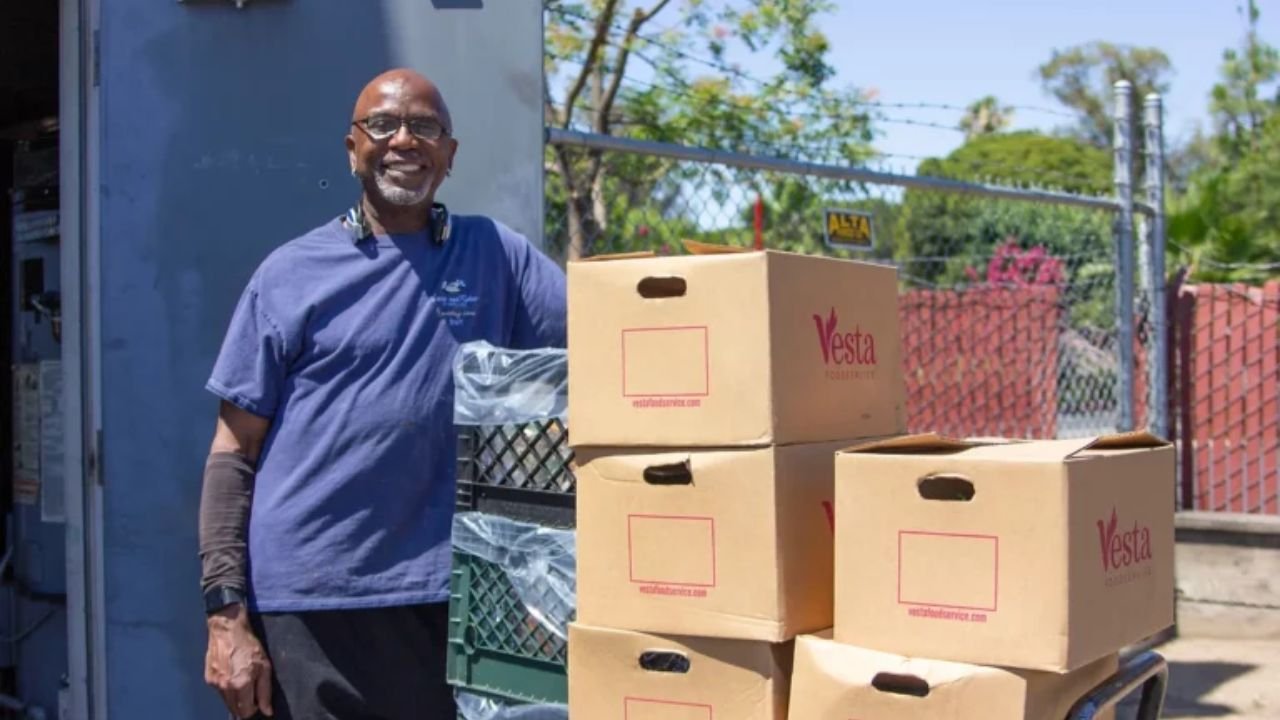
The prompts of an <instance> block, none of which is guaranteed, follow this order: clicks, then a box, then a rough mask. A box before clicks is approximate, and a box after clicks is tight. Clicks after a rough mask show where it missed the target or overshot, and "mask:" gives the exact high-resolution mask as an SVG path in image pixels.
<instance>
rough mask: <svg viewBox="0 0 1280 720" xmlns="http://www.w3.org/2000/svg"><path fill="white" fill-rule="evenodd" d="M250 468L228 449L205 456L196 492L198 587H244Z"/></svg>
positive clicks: (251, 490)
mask: <svg viewBox="0 0 1280 720" xmlns="http://www.w3.org/2000/svg"><path fill="white" fill-rule="evenodd" d="M253 479H254V469H253V466H252V465H250V464H249V461H248V460H246V459H245V458H244V457H243V456H241V455H239V454H237V453H231V452H215V453H211V454H210V455H209V459H208V460H207V461H206V462H205V466H204V487H203V488H202V490H201V494H200V562H201V574H200V590H201V592H204V591H207V590H208V589H209V588H210V587H212V586H214V585H226V586H228V587H234V588H236V589H238V590H241V591H244V589H245V584H246V582H245V566H246V564H247V562H246V561H247V559H248V542H247V537H248V534H249V507H250V503H251V501H252V498H253Z"/></svg>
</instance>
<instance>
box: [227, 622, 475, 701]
mask: <svg viewBox="0 0 1280 720" xmlns="http://www.w3.org/2000/svg"><path fill="white" fill-rule="evenodd" d="M250 622H251V623H252V625H253V629H254V631H255V632H256V633H257V635H258V638H259V639H260V640H261V641H262V644H263V646H264V647H265V648H266V651H267V655H268V657H270V658H271V664H272V666H273V670H274V673H273V676H274V677H273V679H272V684H271V704H272V708H273V709H274V710H275V715H274V717H273V720H456V718H457V715H458V711H457V708H456V706H455V704H454V700H453V689H452V688H451V687H450V686H449V685H448V684H447V683H446V681H445V643H446V640H447V638H448V630H449V616H448V604H447V603H438V604H432V605H415V606H408V607H391V608H378V609H372V610H325V611H315V612H299V613H265V614H262V615H251V616H250ZM257 717H259V718H263V720H265V716H263V715H258V716H257Z"/></svg>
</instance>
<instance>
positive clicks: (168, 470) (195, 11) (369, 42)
mask: <svg viewBox="0 0 1280 720" xmlns="http://www.w3.org/2000/svg"><path fill="white" fill-rule="evenodd" d="M382 5H383V3H380V2H379V3H365V2H361V3H354V2H350V0H308V2H305V3H302V2H287V1H284V0H275V1H262V0H251V2H250V3H248V4H247V5H246V6H245V7H244V8H242V9H237V8H236V7H235V4H234V3H233V2H231V1H230V0H221V1H219V2H199V3H191V2H188V3H170V4H168V5H164V4H161V5H156V4H155V3H151V2H149V1H147V0H113V2H111V3H104V5H103V10H102V11H103V20H102V23H103V25H102V30H101V33H102V37H103V51H102V59H101V63H102V70H101V72H102V77H103V83H102V93H103V107H104V108H106V110H105V116H104V119H103V122H104V129H103V138H104V142H103V157H104V160H103V166H102V173H103V176H102V187H103V190H102V228H103V232H102V248H103V252H102V269H101V277H102V293H103V308H102V318H103V327H102V343H103V345H102V347H103V352H102V361H103V377H104V378H106V382H105V383H104V387H103V430H104V442H105V444H106V448H105V452H104V457H106V458H108V459H107V460H106V474H107V477H108V478H109V481H108V482H107V483H106V485H105V492H106V500H105V514H106V516H107V517H108V518H109V519H110V521H109V522H108V523H107V524H106V528H105V535H106V537H105V548H104V554H105V557H106V559H107V563H108V566H107V571H106V578H107V588H106V603H107V608H106V617H107V618H108V627H107V642H106V652H107V664H108V667H109V668H110V688H109V689H110V692H109V693H108V698H109V699H108V702H109V703H110V707H109V711H110V714H111V715H112V716H113V717H114V716H118V717H153V716H158V715H163V716H167V715H175V716H181V717H184V718H191V719H192V720H200V719H201V718H209V719H210V720H212V719H214V718H225V717H226V711H225V709H224V708H223V707H222V704H221V701H220V700H219V699H218V698H217V696H216V695H215V694H214V692H213V691H212V690H211V689H209V688H208V687H207V686H206V685H205V684H204V679H203V661H204V652H205V642H206V636H205V626H204V618H203V613H202V610H201V602H200V598H199V560H198V558H197V554H196V549H197V542H196V512H197V508H198V503H199V496H200V477H201V472H202V468H203V462H204V457H205V455H206V453H207V451H208V446H209V441H210V438H211V436H212V431H213V427H214V414H215V411H216V401H215V399H214V398H213V396H212V395H210V394H209V393H207V392H206V391H205V390H204V389H203V387H204V382H205V380H206V379H207V377H208V373H209V371H210V368H211V367H212V363H213V360H214V357H215V355H216V353H217V351H218V348H219V346H220V343H221V339H222V336H223V333H224V331H225V329H226V326H227V322H228V320H229V318H230V316H231V312H232V309H233V307H234V305H235V303H236V301H237V299H238V298H239V295H240V293H241V291H242V290H243V288H244V286H245V283H246V281H247V280H248V278H249V276H250V274H251V273H252V271H253V270H254V268H255V267H256V266H257V265H258V263H260V262H261V261H262V259H263V258H264V257H265V256H266V255H267V254H268V253H269V252H270V251H271V250H273V249H274V248H275V247H277V246H279V245H280V244H282V243H284V242H286V241H287V240H289V239H290V238H293V237H296V236H297V235H299V234H301V233H303V232H305V231H307V230H308V229H310V228H312V227H315V226H317V225H320V224H322V223H324V222H326V221H328V220H329V219H331V218H333V217H335V216H337V215H339V214H341V213H342V212H343V211H344V210H345V209H346V208H347V207H348V206H349V205H350V204H351V203H352V202H354V200H355V198H356V197H357V194H358V189H357V186H356V184H355V181H354V179H353V178H351V177H350V175H349V173H348V171H347V160H346V150H345V148H344V147H343V138H344V136H345V135H346V133H347V128H348V124H349V121H350V118H351V109H352V104H353V103H354V101H355V98H356V95H357V93H358V92H359V90H360V88H361V87H362V86H363V85H364V83H365V82H367V81H368V80H369V79H370V78H371V77H373V76H374V75H376V74H377V73H379V72H381V71H383V70H385V69H386V68H387V67H389V66H391V65H392V63H393V59H392V57H391V56H390V55H391V52H390V49H389V45H388V43H387V42H386V40H385V38H386V36H387V28H386V27H385V25H386V23H385V15H384V12H383V8H382ZM113 468H114V472H113Z"/></svg>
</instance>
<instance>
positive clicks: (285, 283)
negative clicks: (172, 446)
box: [200, 70, 565, 720]
mask: <svg viewBox="0 0 1280 720" xmlns="http://www.w3.org/2000/svg"><path fill="white" fill-rule="evenodd" d="M346 145H347V152H348V156H349V159H350V163H351V173H352V175H353V176H355V177H356V178H358V179H359V183H360V185H361V186H362V188H363V192H362V196H361V198H360V202H359V204H358V205H357V206H356V207H354V208H353V209H352V210H351V211H349V212H348V213H347V214H346V215H345V216H343V217H340V218H335V219H333V220H332V221H330V222H328V223H326V224H324V225H323V226H321V227H319V228H316V229H314V230H312V231H311V232H309V233H307V234H305V235H303V236H302V237H299V238H297V239H295V240H293V241H291V242H288V243H286V244H285V245H283V246H281V247H279V248H278V249H276V250H275V251H274V252H272V253H271V254H270V256H269V257H267V259H266V260H265V261H264V262H263V263H262V264H261V265H260V266H259V267H258V269H257V271H256V272H255V273H254V274H253V276H252V278H251V279H250V281H249V284H248V287H247V288H246V289H245V291H244V293H243V295H242V296H241V298H240V301H239V304H238V305H237V307H236V310H235V313H234V316H233V317H232V320H231V323H230V328H229V330H228V332H227V335H226V339H225V341H224V344H223V346H222V350H221V352H220V354H219V356H218V358H217V361H216V363H215V365H214V368H213V372H212V376H211V377H210V379H209V381H208V389H209V390H210V391H211V392H213V393H214V394H216V395H217V396H219V397H220V398H221V403H220V410H219V414H218V419H217V426H216V431H215V434H214V439H213V444H212V447H211V449H210V455H209V458H208V461H207V463H206V467H205V476H204V488H203V494H202V499H201V509H200V543H201V559H202V565H203V579H202V585H203V588H202V589H203V590H204V593H205V604H206V611H207V613H208V631H209V646H208V652H207V655H206V660H205V676H206V681H207V682H208V683H209V684H210V685H212V686H213V687H215V688H216V689H217V690H218V692H219V693H220V694H221V695H222V698H223V700H224V701H225V702H226V704H227V707H228V709H230V711H231V713H232V714H233V715H234V716H235V717H238V718H249V717H255V716H257V715H258V714H261V715H267V716H273V717H276V718H308V719H310V718H330V717H336V718H364V717H377V718H384V719H386V720H398V719H400V718H414V720H418V719H420V718H450V719H452V718H454V717H456V709H455V707H454V704H453V698H452V693H451V692H450V688H449V687H448V686H447V685H446V684H445V680H444V663H445V639H446V632H447V613H446V609H447V600H448V584H449V570H450V527H451V521H452V507H453V492H454V462H455V454H454V453H455V450H454V445H453V443H454V437H455V436H454V433H453V425H452V413H453V408H452V402H453V386H452V376H451V369H452V365H451V363H452V360H453V357H454V354H455V350H456V349H457V347H458V345H459V344H460V343H463V342H466V341H470V340H479V339H484V340H487V341H489V342H491V343H493V344H494V345H498V346H505V347H512V348H528V347H545V346H555V347H563V346H564V341H565V306H564V303H565V286H564V275H563V273H562V272H561V271H560V269H559V268H558V267H557V266H556V265H555V264H554V263H552V262H551V261H550V260H548V259H547V258H546V257H545V256H543V255H542V254H540V253H539V252H537V250H536V249H534V248H533V247H531V246H530V245H529V243H528V242H527V241H526V240H525V239H524V238H522V237H521V236H519V235H517V234H516V233H514V232H513V231H511V230H509V229H507V228H506V227H503V226H501V225H499V224H498V223H496V222H494V221H493V220H490V219H487V218H484V217H479V216H467V217H460V216H456V215H455V216H450V215H449V214H448V211H447V209H445V208H444V207H443V206H441V205H438V204H436V203H435V193H436V189H437V188H438V187H439V186H440V184H441V182H443V180H444V178H445V176H446V175H448V174H449V172H450V169H451V167H452V165H453V160H454V155H455V153H456V152H457V149H458V142H457V140H456V139H455V138H454V137H453V125H452V121H451V119H450V116H449V110H448V107H447V106H446V104H445V101H444V98H443V97H442V96H441V93H440V91H439V89H438V88H436V86H435V85H434V84H433V83H431V82H430V81H429V80H427V79H426V78H424V77H422V76H420V75H418V74H416V73H414V72H411V71H408V70H393V71H390V72H387V73H385V74H383V75H380V76H379V77H377V78H375V79H374V80H373V81H372V82H370V83H369V85H368V86H366V87H365V89H364V90H363V92H361V93H360V96H359V98H358V100H357V102H356V107H355V112H354V114H353V116H352V122H351V129H350V134H349V135H348V136H347V138H346Z"/></svg>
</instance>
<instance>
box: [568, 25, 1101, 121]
mask: <svg viewBox="0 0 1280 720" xmlns="http://www.w3.org/2000/svg"><path fill="white" fill-rule="evenodd" d="M547 11H548V12H549V13H551V14H552V15H559V16H561V17H568V18H574V19H577V20H585V21H588V22H595V20H596V19H595V18H592V17H590V16H588V15H585V14H582V13H576V12H573V11H571V10H569V9H567V8H563V7H556V8H548V10H547ZM611 27H612V28H613V29H614V30H617V31H618V32H622V33H625V32H626V31H627V28H626V26H624V25H620V24H618V23H617V22H614V23H612V24H611ZM634 37H635V38H636V39H638V40H641V41H643V42H645V43H648V44H650V45H655V46H657V47H660V48H662V49H664V50H666V51H668V52H670V53H672V54H673V55H675V56H677V57H680V58H683V59H685V60H688V61H690V62H695V63H698V64H700V65H705V66H707V67H709V68H711V69H714V70H717V71H719V72H721V73H724V74H725V75H731V76H733V77H737V78H739V79H742V80H745V81H747V82H750V83H752V84H755V85H757V86H758V87H762V88H763V87H769V86H770V85H771V84H772V83H770V82H768V81H766V80H762V79H760V78H758V77H755V76H753V75H751V74H749V73H746V72H744V71H743V70H741V69H740V68H736V67H734V66H732V65H729V64H727V63H725V62H724V61H721V60H712V59H708V58H705V57H701V56H698V55H694V54H692V53H690V52H688V51H685V50H682V49H680V48H675V47H671V45H670V43H664V42H663V41H662V40H659V39H657V38H653V37H651V36H649V35H648V34H646V33H640V32H637V33H636V34H635V35H634ZM605 42H606V43H607V44H609V45H610V46H612V47H615V48H619V49H621V48H623V45H622V44H620V43H618V42H616V41H612V40H611V39H606V41H605ZM633 52H634V51H633ZM557 59H560V60H570V58H563V57H561V58H557ZM851 103H852V104H855V105H857V106H859V107H878V108H890V109H907V110H909V109H917V110H946V111H952V112H960V113H968V112H969V108H968V107H962V106H959V105H954V104H950V103H942V102H884V101H879V100H854V101H851ZM1003 107H1005V108H1008V109H1010V110H1014V111H1019V110H1021V111H1026V112H1035V113H1041V114H1044V115H1053V116H1057V117H1061V118H1065V119H1068V120H1077V119H1079V116H1078V115H1076V114H1073V113H1070V112H1067V111H1064V110H1055V109H1052V108H1047V107H1043V106H1039V105H1022V104H1014V105H1003ZM942 127H945V128H946V129H948V130H952V129H956V128H951V127H949V126H942Z"/></svg>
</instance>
